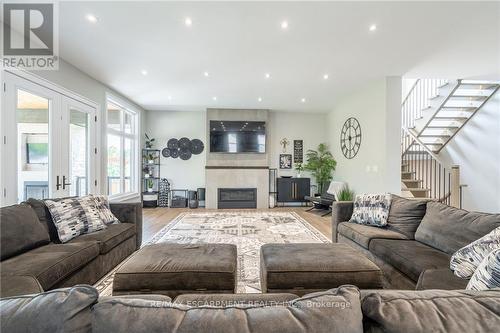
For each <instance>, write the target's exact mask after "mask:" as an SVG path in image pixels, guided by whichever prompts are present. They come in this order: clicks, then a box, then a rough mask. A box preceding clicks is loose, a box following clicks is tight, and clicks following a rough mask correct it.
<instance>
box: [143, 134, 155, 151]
mask: <svg viewBox="0 0 500 333" xmlns="http://www.w3.org/2000/svg"><path fill="white" fill-rule="evenodd" d="M144 136H145V137H146V141H145V143H144V144H145V145H146V149H151V148H153V142H154V141H155V139H154V138H150V137H149V136H148V134H147V133H144Z"/></svg>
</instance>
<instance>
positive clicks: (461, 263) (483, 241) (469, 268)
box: [450, 227, 500, 279]
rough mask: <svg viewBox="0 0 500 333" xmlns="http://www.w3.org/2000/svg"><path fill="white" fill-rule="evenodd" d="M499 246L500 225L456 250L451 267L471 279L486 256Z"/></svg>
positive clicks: (461, 275) (460, 274)
mask: <svg viewBox="0 0 500 333" xmlns="http://www.w3.org/2000/svg"><path fill="white" fill-rule="evenodd" d="M499 247H500V227H498V228H495V229H493V230H492V231H491V232H490V233H489V234H487V235H484V236H483V237H481V238H479V239H477V240H475V241H474V242H472V243H470V244H469V245H466V246H464V247H463V248H461V249H459V250H458V251H457V252H455V253H454V254H453V255H452V256H451V260H450V268H451V270H452V271H453V272H454V273H455V275H456V276H458V277H461V278H463V279H470V277H471V276H472V275H473V274H474V272H475V271H476V269H477V267H478V266H479V264H480V263H481V262H482V261H483V260H484V258H485V257H486V256H487V255H488V254H489V253H490V252H491V251H493V250H495V249H497V248H499Z"/></svg>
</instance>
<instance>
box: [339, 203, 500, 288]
mask: <svg viewBox="0 0 500 333" xmlns="http://www.w3.org/2000/svg"><path fill="white" fill-rule="evenodd" d="M353 208H354V206H353V202H335V203H334V204H333V213H332V241H333V242H339V243H346V244H349V245H351V246H352V247H354V248H356V249H358V250H361V251H362V252H363V253H364V254H365V255H366V256H367V257H368V258H370V259H371V260H372V261H373V262H375V263H376V264H377V265H378V266H379V267H380V268H381V270H382V272H383V273H384V288H385V289H449V290H452V289H465V287H466V286H467V283H468V280H466V279H461V278H458V277H457V276H455V275H454V274H453V272H452V271H451V270H450V268H449V267H450V259H451V256H452V254H453V253H454V252H456V251H457V250H458V249H460V248H461V247H463V246H465V245H467V244H470V243H471V242H473V241H474V240H476V239H478V238H481V237H482V236H484V235H485V234H487V233H489V232H490V231H492V230H493V229H495V228H496V227H498V226H500V214H486V213H477V212H468V211H466V210H463V209H458V208H454V207H450V206H447V205H445V204H442V203H439V202H434V201H422V200H409V199H405V198H401V197H398V196H395V195H393V199H392V204H391V209H390V212H389V217H388V225H387V227H384V228H379V227H373V226H367V225H361V224H357V223H352V222H348V221H349V220H350V218H351V216H352V212H353Z"/></svg>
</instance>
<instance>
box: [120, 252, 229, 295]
mask: <svg viewBox="0 0 500 333" xmlns="http://www.w3.org/2000/svg"><path fill="white" fill-rule="evenodd" d="M236 262H237V258H236V246H235V245H230V244H166V243H163V244H154V245H149V246H145V247H143V248H142V249H140V250H139V251H137V252H136V253H135V254H134V255H133V256H131V257H130V258H129V259H127V261H126V262H125V263H124V264H123V265H122V266H121V267H120V268H119V269H118V270H117V271H116V273H115V277H114V280H113V295H130V294H145V293H151V294H162V295H167V296H169V297H171V298H174V297H175V296H177V295H179V294H185V293H234V292H235V288H236Z"/></svg>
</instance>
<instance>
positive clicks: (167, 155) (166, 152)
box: [161, 148, 170, 157]
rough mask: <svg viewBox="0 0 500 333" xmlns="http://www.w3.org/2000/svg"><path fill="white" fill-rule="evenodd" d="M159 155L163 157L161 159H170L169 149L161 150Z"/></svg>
mask: <svg viewBox="0 0 500 333" xmlns="http://www.w3.org/2000/svg"><path fill="white" fill-rule="evenodd" d="M161 154H162V155H163V157H170V149H169V148H163V150H162V151H161Z"/></svg>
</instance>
